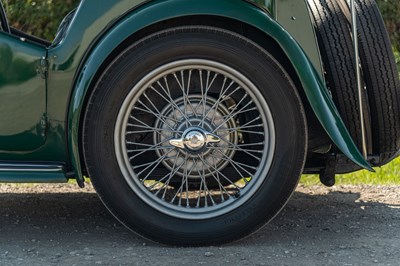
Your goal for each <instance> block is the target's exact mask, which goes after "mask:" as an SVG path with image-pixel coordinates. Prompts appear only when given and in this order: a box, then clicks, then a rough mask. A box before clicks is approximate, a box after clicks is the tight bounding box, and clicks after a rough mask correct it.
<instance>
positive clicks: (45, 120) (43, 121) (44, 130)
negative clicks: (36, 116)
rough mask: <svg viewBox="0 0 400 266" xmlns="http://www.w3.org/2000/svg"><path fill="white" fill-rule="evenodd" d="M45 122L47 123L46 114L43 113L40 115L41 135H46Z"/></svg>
mask: <svg viewBox="0 0 400 266" xmlns="http://www.w3.org/2000/svg"><path fill="white" fill-rule="evenodd" d="M47 124H48V118H47V114H43V115H42V117H41V118H40V133H41V135H42V137H46V131H47Z"/></svg>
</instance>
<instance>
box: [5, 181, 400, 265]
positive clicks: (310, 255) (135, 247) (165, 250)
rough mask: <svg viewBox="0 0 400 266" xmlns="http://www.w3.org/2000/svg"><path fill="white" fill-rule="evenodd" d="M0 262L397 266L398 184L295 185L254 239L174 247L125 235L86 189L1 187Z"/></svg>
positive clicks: (399, 235) (399, 234)
mask: <svg viewBox="0 0 400 266" xmlns="http://www.w3.org/2000/svg"><path fill="white" fill-rule="evenodd" d="M232 233H234V232H232ZM0 265H2V266H3V265H29V266H33V265H40V266H43V265H307V266H308V265H324V266H325V265H400V187H368V186H365V187H355V186H350V187H334V188H332V189H327V188H324V187H319V186H318V187H300V188H299V189H298V190H297V192H296V193H295V194H294V196H293V198H292V199H291V201H290V202H289V204H288V205H287V207H286V208H285V209H284V210H283V211H282V212H281V214H280V215H279V216H278V217H277V218H276V219H275V220H273V221H272V222H271V223H270V224H269V225H268V226H267V227H265V228H263V229H261V230H260V231H259V232H257V233H256V234H254V235H252V236H251V237H249V238H247V239H245V240H242V241H240V242H236V243H233V244H229V245H224V246H218V247H201V248H179V247H167V246H161V245H158V244H155V243H152V242H149V241H146V240H144V239H143V238H141V237H138V236H136V235H134V234H133V233H131V232H129V231H128V230H127V229H125V228H124V227H123V226H121V225H119V224H118V222H117V221H115V220H114V218H113V217H112V216H111V215H109V214H108V212H107V210H106V209H105V208H104V207H103V205H102V204H101V202H100V201H99V199H98V198H97V196H96V194H95V193H94V191H93V190H92V189H91V188H90V187H89V188H87V189H85V190H79V189H78V188H77V187H76V186H75V185H72V184H66V185H4V184H0Z"/></svg>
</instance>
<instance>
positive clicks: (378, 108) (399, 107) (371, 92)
mask: <svg viewBox="0 0 400 266" xmlns="http://www.w3.org/2000/svg"><path fill="white" fill-rule="evenodd" d="M341 1H343V2H344V3H343V6H346V7H347V10H346V11H345V12H348V13H349V14H350V9H349V7H348V6H347V5H346V1H345V0H341ZM355 3H356V9H357V16H358V17H357V18H358V19H357V28H358V32H359V52H360V62H361V66H362V71H363V75H364V81H365V87H366V91H367V94H368V104H369V109H370V117H371V131H372V153H373V154H374V155H378V156H379V161H377V162H374V163H375V165H377V166H381V165H384V164H386V163H388V162H389V161H390V160H392V159H393V157H394V156H395V155H396V153H397V151H398V150H399V149H400V82H399V75H398V72H397V67H396V62H395V58H394V55H393V51H392V45H391V43H390V39H389V35H388V33H387V30H386V27H385V24H384V21H383V19H382V16H381V14H380V11H379V8H378V6H377V4H376V2H375V1H374V0H356V1H355Z"/></svg>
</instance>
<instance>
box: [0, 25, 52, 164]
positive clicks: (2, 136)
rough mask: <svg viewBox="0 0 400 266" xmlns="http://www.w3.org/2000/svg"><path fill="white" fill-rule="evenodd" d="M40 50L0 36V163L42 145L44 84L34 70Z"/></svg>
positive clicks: (7, 35)
mask: <svg viewBox="0 0 400 266" xmlns="http://www.w3.org/2000/svg"><path fill="white" fill-rule="evenodd" d="M45 56H46V49H45V48H44V47H42V46H39V45H35V44H32V43H28V42H26V41H23V40H21V39H19V38H16V37H14V36H11V35H9V34H7V33H4V32H0V125H1V126H0V160H1V159H9V157H8V152H10V153H14V152H26V151H32V150H34V149H37V148H39V147H40V146H42V145H43V144H44V143H45V140H46V138H45V132H44V128H43V127H42V126H41V119H42V116H43V115H44V114H45V113H46V82H45V79H42V78H41V76H40V74H38V73H37V69H38V68H39V67H40V59H41V58H42V57H45Z"/></svg>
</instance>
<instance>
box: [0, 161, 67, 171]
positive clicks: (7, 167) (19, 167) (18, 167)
mask: <svg viewBox="0 0 400 266" xmlns="http://www.w3.org/2000/svg"><path fill="white" fill-rule="evenodd" d="M63 168H64V167H63V166H62V165H48V164H9V163H0V172H20V171H26V172H62V171H63Z"/></svg>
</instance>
